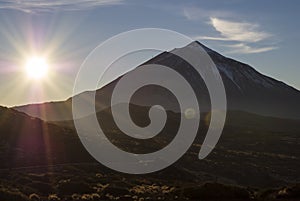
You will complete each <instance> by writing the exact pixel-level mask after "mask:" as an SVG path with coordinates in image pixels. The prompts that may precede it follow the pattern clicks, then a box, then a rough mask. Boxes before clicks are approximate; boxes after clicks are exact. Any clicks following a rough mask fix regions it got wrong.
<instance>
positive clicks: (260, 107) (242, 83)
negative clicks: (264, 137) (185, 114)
mask: <svg viewBox="0 0 300 201" xmlns="http://www.w3.org/2000/svg"><path fill="white" fill-rule="evenodd" d="M199 47H202V48H204V50H205V51H206V52H207V53H208V54H209V56H210V57H211V58H212V60H213V61H214V63H215V64H216V66H217V68H218V70H219V72H220V74H221V77H222V79H223V82H224V85H225V89H226V94H227V100H228V109H229V110H241V111H247V112H251V113H257V114H260V115H267V116H274V117H281V118H291V119H300V106H299V104H298V103H299V102H300V92H299V91H298V90H296V89H294V88H292V87H290V86H288V85H286V84H285V83H283V82H280V81H277V80H275V79H273V78H270V77H268V76H265V75H263V74H261V73H259V72H257V71H256V70H255V69H254V68H252V67H251V66H249V65H247V64H244V63H241V62H238V61H236V60H233V59H230V58H226V57H224V56H222V55H221V54H219V53H217V52H215V51H213V50H211V49H209V48H207V47H206V46H204V45H202V44H201V43H199V42H193V43H191V44H189V45H187V46H186V47H183V48H181V50H183V51H185V49H187V48H192V49H196V50H197V49H199ZM175 50H176V49H175ZM175 50H173V51H175ZM145 63H146V64H150V63H151V64H161V65H166V66H168V67H170V68H172V69H174V70H176V71H178V72H180V73H181V74H182V75H183V76H184V77H185V78H186V79H187V80H188V81H189V83H190V84H191V86H192V87H193V88H194V91H195V92H196V95H197V98H198V99H199V100H201V101H200V109H201V111H209V110H210V100H209V95H208V91H207V88H206V85H205V83H204V82H203V80H202V78H201V77H200V76H199V75H198V74H197V73H196V71H195V70H194V69H193V68H192V67H191V66H190V65H189V64H188V63H187V62H185V61H184V60H182V59H181V58H179V57H178V56H176V55H174V54H172V51H171V52H164V53H161V54H159V55H158V56H156V57H154V58H152V59H151V60H149V61H147V62H145ZM139 68H142V67H137V68H136V69H135V70H137V69H139ZM135 70H133V71H135ZM128 73H131V72H128ZM118 80H119V79H116V80H114V81H112V82H111V83H110V84H108V85H106V86H104V87H102V88H101V89H99V90H97V92H96V109H97V111H100V110H103V109H105V108H108V107H109V106H110V96H111V94H112V91H113V88H114V86H115V85H116V83H117V82H118ZM92 94H93V93H92V92H84V93H82V94H80V95H78V96H77V97H76V98H79V99H82V101H84V102H86V103H88V102H90V100H92ZM149 94H151V96H149ZM154 99H155V100H154ZM132 102H133V103H134V104H138V105H151V104H153V102H155V103H157V102H159V103H161V104H162V105H164V106H165V107H167V109H174V108H175V110H176V108H178V103H177V101H176V98H175V97H174V96H173V95H172V94H171V93H170V92H169V91H168V90H165V89H163V88H159V87H154V86H148V87H144V88H143V90H139V92H138V93H136V94H135V96H134V97H133V98H132ZM71 103H72V99H68V100H67V101H62V102H56V103H44V104H36V105H26V106H20V107H15V109H16V110H18V111H22V112H25V113H27V114H29V115H31V116H34V117H40V118H42V119H44V120H47V121H58V120H71V119H72V111H71V108H72V105H71Z"/></svg>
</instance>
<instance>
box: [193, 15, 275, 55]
mask: <svg viewBox="0 0 300 201" xmlns="http://www.w3.org/2000/svg"><path fill="white" fill-rule="evenodd" d="M209 24H210V25H211V26H212V27H213V28H214V29H215V30H216V31H217V33H218V34H219V36H216V37H214V36H195V37H194V38H195V39H196V40H217V41H230V42H235V43H236V44H234V45H227V47H229V48H231V50H230V51H229V52H230V53H240V54H248V53H261V52H267V51H270V50H274V49H277V47H275V46H269V47H265V46H264V47H258V46H257V45H260V44H258V42H264V41H266V40H268V39H270V38H272V36H273V35H272V34H270V33H268V32H265V31H262V30H261V29H260V26H259V25H258V24H254V23H249V22H236V21H229V20H223V19H220V18H217V17H210V21H209Z"/></svg>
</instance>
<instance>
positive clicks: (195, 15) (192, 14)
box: [182, 7, 233, 20]
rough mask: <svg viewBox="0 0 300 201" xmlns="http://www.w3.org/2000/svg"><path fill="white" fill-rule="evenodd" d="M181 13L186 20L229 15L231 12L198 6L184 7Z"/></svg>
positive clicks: (231, 14)
mask: <svg viewBox="0 0 300 201" xmlns="http://www.w3.org/2000/svg"><path fill="white" fill-rule="evenodd" d="M182 14H183V16H184V17H185V18H187V19H188V20H200V19H207V18H208V17H230V16H233V13H231V12H228V11H224V10H207V9H201V8H198V7H184V8H183V11H182Z"/></svg>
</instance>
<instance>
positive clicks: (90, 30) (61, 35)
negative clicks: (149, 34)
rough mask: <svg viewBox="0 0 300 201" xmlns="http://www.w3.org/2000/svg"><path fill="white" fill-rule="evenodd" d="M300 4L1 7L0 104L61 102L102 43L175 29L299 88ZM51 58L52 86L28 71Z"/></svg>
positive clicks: (64, 2)
mask: <svg viewBox="0 0 300 201" xmlns="http://www.w3.org/2000/svg"><path fill="white" fill-rule="evenodd" d="M299 10H300V2H299V1H296V0H294V1H293V0H291V1H288V3H287V1H284V0H277V1H274V0H265V1H259V0H257V1H246V0H228V1H224V2H223V1H218V0H211V1H201V0H195V1H193V0H191V1H179V0H172V1H171V0H169V1H157V0H154V1H146V0H60V1H58V0H53V1H37V0H27V1H16V2H14V1H8V0H7V1H0V82H1V86H0V92H1V94H2V97H1V99H0V105H6V106H12V105H20V104H25V103H30V102H43V101H50V100H62V99H66V98H68V97H69V96H70V95H71V93H72V86H73V83H74V79H75V76H76V73H77V71H78V69H79V67H80V65H81V63H82V62H83V60H84V59H85V57H86V56H87V55H88V54H89V53H90V51H92V50H93V49H94V48H95V47H96V46H97V45H98V44H99V43H101V42H103V41H104V40H106V39H108V38H110V37H112V36H114V35H116V34H119V33H121V32H124V31H129V30H132V29H137V28H146V27H156V28H165V29H171V30H174V31H177V32H180V33H182V34H185V35H187V36H190V37H192V38H193V39H195V40H199V41H200V42H201V43H203V44H205V45H207V46H208V47H210V48H212V49H214V50H216V51H218V52H220V53H221V54H223V55H225V56H228V57H232V58H234V59H237V60H239V61H242V62H245V63H248V64H250V65H252V66H253V67H254V68H256V69H257V70H258V71H260V72H262V73H264V74H266V75H269V76H271V77H274V78H276V79H278V80H281V81H284V82H286V83H287V84H289V85H292V86H294V87H295V88H298V89H300V79H299V75H300V67H299V63H300V57H299V49H298V47H299V45H300V42H299V40H300V36H299V33H300V30H299V29H300V26H299V25H300V22H299V18H300V14H299ZM36 54H40V55H47V57H48V60H49V65H50V69H51V76H50V75H49V80H48V81H47V82H41V81H40V82H36V81H28V80H26V77H25V76H24V72H22V70H20V69H22V66H23V65H24V63H25V61H26V58H28V57H30V55H36Z"/></svg>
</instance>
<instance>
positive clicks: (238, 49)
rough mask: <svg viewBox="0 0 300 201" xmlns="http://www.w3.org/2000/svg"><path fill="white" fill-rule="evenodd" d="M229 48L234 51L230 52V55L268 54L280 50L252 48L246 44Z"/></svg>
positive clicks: (271, 47)
mask: <svg viewBox="0 0 300 201" xmlns="http://www.w3.org/2000/svg"><path fill="white" fill-rule="evenodd" d="M227 46H228V47H230V48H232V49H233V50H231V51H229V52H228V53H236V54H249V53H250V54H251V53H261V52H267V51H270V50H275V49H278V47H276V46H269V47H251V46H249V45H246V44H244V43H238V44H234V45H227Z"/></svg>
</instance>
